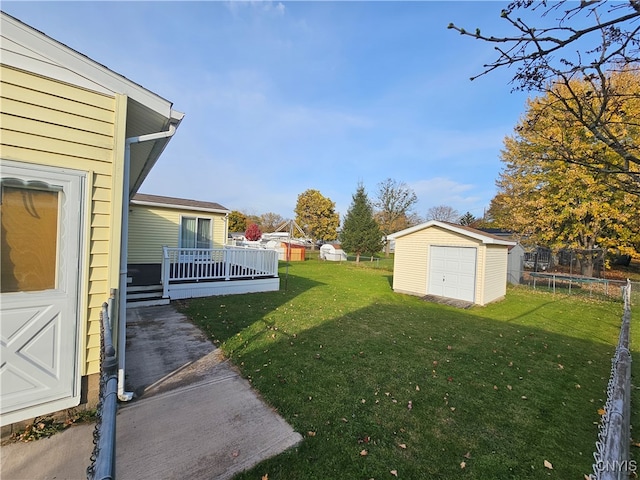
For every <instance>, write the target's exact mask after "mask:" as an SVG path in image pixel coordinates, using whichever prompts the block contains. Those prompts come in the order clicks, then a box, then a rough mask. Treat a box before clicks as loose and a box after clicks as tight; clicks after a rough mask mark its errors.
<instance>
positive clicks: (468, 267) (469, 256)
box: [427, 246, 477, 302]
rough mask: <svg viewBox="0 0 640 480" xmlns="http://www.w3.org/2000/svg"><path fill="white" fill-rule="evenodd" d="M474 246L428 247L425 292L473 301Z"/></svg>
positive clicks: (474, 274)
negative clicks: (427, 272) (427, 270)
mask: <svg viewBox="0 0 640 480" xmlns="http://www.w3.org/2000/svg"><path fill="white" fill-rule="evenodd" d="M476 254H477V250H476V249H475V248H468V247H436V246H431V247H429V260H430V261H429V274H428V275H429V277H428V279H427V281H428V283H427V293H428V294H429V295H437V296H439V297H447V298H455V299H457V300H465V301H468V302H473V301H474V299H475V286H476Z"/></svg>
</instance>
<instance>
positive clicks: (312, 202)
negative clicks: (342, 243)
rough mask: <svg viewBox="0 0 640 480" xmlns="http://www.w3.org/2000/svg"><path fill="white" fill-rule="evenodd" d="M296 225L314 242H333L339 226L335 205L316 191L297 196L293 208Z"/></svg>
mask: <svg viewBox="0 0 640 480" xmlns="http://www.w3.org/2000/svg"><path fill="white" fill-rule="evenodd" d="M295 214H296V219H295V220H296V223H297V224H298V225H300V227H301V228H302V229H303V230H304V231H305V232H306V233H307V235H309V236H310V237H311V238H312V239H313V241H314V248H315V242H316V241H318V240H321V241H328V240H335V239H336V238H337V236H338V227H339V226H340V215H339V214H338V213H337V212H336V204H335V203H334V202H333V201H331V199H330V198H328V197H325V196H323V195H322V194H321V193H320V192H319V191H318V190H314V189H309V190H305V191H304V192H302V193H301V194H300V195H298V201H297V203H296V208H295Z"/></svg>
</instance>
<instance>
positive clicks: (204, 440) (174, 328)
mask: <svg viewBox="0 0 640 480" xmlns="http://www.w3.org/2000/svg"><path fill="white" fill-rule="evenodd" d="M126 355H127V356H126V361H127V370H126V371H127V388H128V389H130V390H131V391H133V392H134V393H135V398H134V400H132V401H131V402H129V403H126V404H121V406H120V409H119V412H118V416H117V427H116V436H117V440H116V478H117V479H118V480H128V479H131V480H143V479H167V480H169V479H184V478H190V479H194V480H198V479H228V478H231V477H232V476H233V475H235V474H236V473H238V472H240V471H242V470H245V469H247V468H250V467H252V466H254V465H256V464H257V463H259V462H261V461H262V460H265V459H267V458H269V457H271V456H273V455H277V454H279V453H281V452H283V451H284V450H286V449H288V448H290V447H292V446H294V445H296V444H297V443H298V442H299V441H300V440H301V439H302V437H301V436H300V435H299V434H298V433H296V432H294V431H293V429H292V428H291V427H290V426H289V425H288V424H287V423H286V422H285V421H284V420H283V419H282V418H281V417H280V416H279V415H278V414H277V413H276V412H274V411H273V410H272V409H271V408H270V407H269V406H267V405H266V404H265V403H264V402H263V401H262V400H261V399H260V398H259V397H258V395H257V394H256V393H255V392H254V391H253V390H252V389H251V387H250V385H249V383H248V382H247V381H246V380H244V379H242V378H241V377H240V376H239V375H238V373H237V372H236V371H235V370H234V369H233V368H232V366H231V365H229V364H228V363H227V362H225V361H224V360H223V359H222V357H221V355H220V354H219V352H218V350H216V348H215V347H214V346H213V345H212V344H211V342H209V341H208V340H207V339H206V338H205V336H204V335H203V334H202V332H201V331H200V330H199V329H198V328H197V327H195V326H194V325H192V324H191V323H190V322H189V321H188V320H187V319H186V318H184V317H183V316H182V315H180V314H178V313H177V312H176V311H175V309H174V308H173V307H172V306H171V305H168V306H161V307H142V308H137V309H130V310H128V311H127V350H126ZM92 435H93V425H79V426H74V427H71V428H70V429H68V430H66V431H64V432H62V433H59V434H57V435H54V436H53V437H51V438H49V439H43V440H39V441H37V442H31V443H16V444H10V445H7V446H4V447H2V451H1V456H2V467H1V470H0V477H1V478H2V480H19V479H28V480H38V479H56V480H60V479H73V480H75V479H78V480H81V479H84V478H86V468H87V466H88V465H89V463H90V455H91V452H92V450H93V439H92ZM265 473H267V472H265Z"/></svg>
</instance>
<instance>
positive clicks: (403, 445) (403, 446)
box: [398, 443, 407, 450]
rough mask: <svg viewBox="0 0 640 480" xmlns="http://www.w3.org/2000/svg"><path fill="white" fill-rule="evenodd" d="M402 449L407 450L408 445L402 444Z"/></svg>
mask: <svg viewBox="0 0 640 480" xmlns="http://www.w3.org/2000/svg"><path fill="white" fill-rule="evenodd" d="M398 446H399V447H400V448H401V449H403V450H406V449H407V444H406V443H401V444H400V445H398Z"/></svg>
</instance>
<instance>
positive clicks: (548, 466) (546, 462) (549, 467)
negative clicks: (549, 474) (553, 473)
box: [544, 460, 553, 470]
mask: <svg viewBox="0 0 640 480" xmlns="http://www.w3.org/2000/svg"><path fill="white" fill-rule="evenodd" d="M544 466H545V468H548V469H549V470H553V465H551V462H550V461H548V460H545V461H544Z"/></svg>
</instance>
